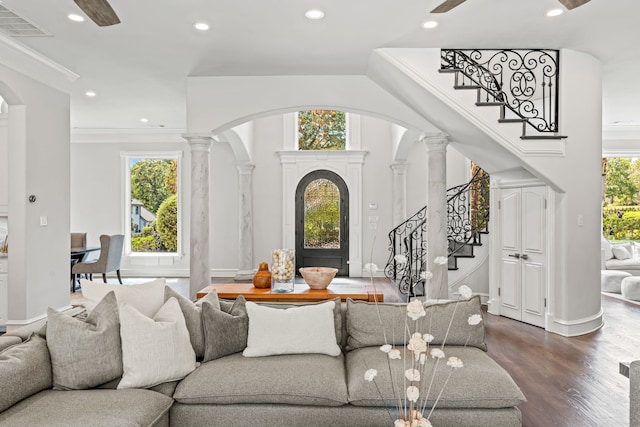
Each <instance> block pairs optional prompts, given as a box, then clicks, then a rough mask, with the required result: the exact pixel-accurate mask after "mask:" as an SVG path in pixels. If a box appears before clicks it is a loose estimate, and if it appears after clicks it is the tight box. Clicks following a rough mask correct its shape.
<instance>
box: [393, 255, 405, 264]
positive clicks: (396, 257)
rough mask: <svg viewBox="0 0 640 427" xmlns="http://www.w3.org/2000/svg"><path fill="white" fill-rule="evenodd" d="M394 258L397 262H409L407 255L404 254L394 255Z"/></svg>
mask: <svg viewBox="0 0 640 427" xmlns="http://www.w3.org/2000/svg"><path fill="white" fill-rule="evenodd" d="M393 260H394V261H395V262H397V263H398V264H406V263H407V257H406V256H404V255H402V254H398V255H396V256H394V257H393Z"/></svg>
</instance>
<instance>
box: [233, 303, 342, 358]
mask: <svg viewBox="0 0 640 427" xmlns="http://www.w3.org/2000/svg"><path fill="white" fill-rule="evenodd" d="M335 305H336V304H335V302H333V301H328V302H325V303H323V304H317V305H307V306H301V307H292V308H287V309H284V310H282V309H277V308H271V307H262V306H259V305H258V304H256V303H253V302H251V301H249V302H247V313H248V315H249V334H248V338H247V348H246V349H245V350H244V352H243V353H242V354H243V355H244V356H245V357H258V356H272V355H278V354H304V353H319V354H326V355H328V356H337V355H339V354H340V353H341V351H340V347H339V346H338V344H337V343H336V332H335V325H334V322H333V311H334V308H335Z"/></svg>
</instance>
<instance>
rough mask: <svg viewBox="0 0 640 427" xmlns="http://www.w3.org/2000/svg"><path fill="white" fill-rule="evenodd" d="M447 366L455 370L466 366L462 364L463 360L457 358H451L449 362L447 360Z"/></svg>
mask: <svg viewBox="0 0 640 427" xmlns="http://www.w3.org/2000/svg"><path fill="white" fill-rule="evenodd" d="M447 366H451V367H452V368H453V369H458V368H462V367H463V366H464V364H463V363H462V360H460V359H458V358H457V357H453V356H451V357H450V358H449V360H447Z"/></svg>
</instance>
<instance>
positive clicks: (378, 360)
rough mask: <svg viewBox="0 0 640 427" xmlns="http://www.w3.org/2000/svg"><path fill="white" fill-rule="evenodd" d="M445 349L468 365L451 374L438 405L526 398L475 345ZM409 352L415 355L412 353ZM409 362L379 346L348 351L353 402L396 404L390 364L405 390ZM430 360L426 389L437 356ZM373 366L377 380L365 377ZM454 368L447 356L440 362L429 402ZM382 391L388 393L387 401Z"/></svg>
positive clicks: (504, 404)
mask: <svg viewBox="0 0 640 427" xmlns="http://www.w3.org/2000/svg"><path fill="white" fill-rule="evenodd" d="M444 352H445V354H446V357H447V358H448V357H451V356H455V357H458V358H460V359H461V360H462V362H463V363H464V367H462V368H460V369H459V370H456V371H455V372H453V374H452V375H451V378H450V380H449V382H448V384H447V386H446V387H445V388H444V392H443V393H442V397H441V400H440V401H439V402H438V406H437V407H438V408H508V407H511V406H516V405H519V404H520V403H522V402H524V401H525V400H526V399H525V397H524V395H523V394H522V392H521V391H520V389H519V388H518V386H517V385H516V383H515V382H514V381H513V379H512V378H511V377H510V376H509V374H508V373H507V372H506V371H505V370H504V369H503V368H502V367H501V366H500V365H498V364H497V363H496V362H495V361H494V360H493V359H491V357H489V356H488V355H487V354H486V353H485V352H483V351H482V350H480V349H477V348H474V347H471V348H470V347H459V346H445V347H444ZM407 356H408V357H411V355H410V354H408V353H407ZM405 359H406V358H405ZM390 362H391V363H390ZM406 363H407V362H406V360H404V359H403V360H389V358H388V357H387V355H386V354H385V353H383V352H382V351H380V349H379V348H377V347H366V348H361V349H358V350H353V351H351V352H349V353H347V355H346V366H347V385H348V389H349V402H350V403H351V404H353V405H359V406H385V405H387V406H395V405H396V403H397V398H398V396H397V395H395V394H394V391H393V389H392V388H391V381H390V373H389V369H390V368H389V366H391V369H392V374H391V376H392V378H393V379H394V384H395V390H401V391H402V393H404V392H403V390H405V387H406V385H405V377H404V371H405V369H407V368H409V367H410V366H407V365H406ZM427 363H428V365H425V370H424V374H423V378H422V380H421V381H420V384H421V385H422V386H424V387H425V389H424V390H425V391H426V388H428V384H429V382H430V380H431V372H432V371H433V370H432V369H431V366H432V365H433V363H434V362H433V359H431V358H429V359H428V362H427ZM370 368H373V369H377V371H378V375H377V376H376V378H375V379H374V381H373V382H368V381H365V379H364V373H365V371H366V370H367V369H370ZM450 369H451V368H449V367H447V366H446V359H443V360H441V361H440V362H439V364H438V367H437V369H436V370H435V373H436V374H435V378H434V382H433V386H432V389H431V392H430V393H429V396H428V400H429V404H432V403H433V401H434V400H435V399H436V397H437V396H438V393H440V391H441V390H442V386H443V384H444V382H445V380H446V377H447V376H448V375H449V371H450ZM376 386H377V387H376ZM378 390H379V391H378ZM381 395H382V396H384V401H383V399H382V397H381ZM402 396H404V394H402ZM423 397H424V396H423ZM420 402H422V399H420Z"/></svg>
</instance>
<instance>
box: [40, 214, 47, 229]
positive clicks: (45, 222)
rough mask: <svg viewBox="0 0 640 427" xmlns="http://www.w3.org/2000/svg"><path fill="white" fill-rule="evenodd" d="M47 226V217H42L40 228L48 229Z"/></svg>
mask: <svg viewBox="0 0 640 427" xmlns="http://www.w3.org/2000/svg"><path fill="white" fill-rule="evenodd" d="M46 226H47V217H46V216H44V215H43V216H41V217H40V227H46Z"/></svg>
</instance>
